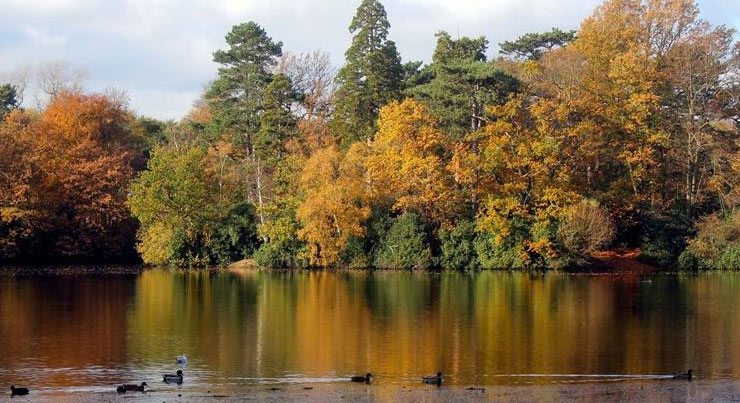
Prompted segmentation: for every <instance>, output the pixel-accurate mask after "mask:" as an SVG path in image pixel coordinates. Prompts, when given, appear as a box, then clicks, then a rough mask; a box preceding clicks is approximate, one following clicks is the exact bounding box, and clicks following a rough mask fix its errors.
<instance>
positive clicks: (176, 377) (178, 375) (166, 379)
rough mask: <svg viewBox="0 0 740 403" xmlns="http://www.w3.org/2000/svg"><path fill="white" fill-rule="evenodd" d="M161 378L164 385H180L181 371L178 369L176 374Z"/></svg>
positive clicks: (165, 375)
mask: <svg viewBox="0 0 740 403" xmlns="http://www.w3.org/2000/svg"><path fill="white" fill-rule="evenodd" d="M162 378H163V381H164V383H182V380H183V375H182V370H180V369H178V370H177V373H176V374H164V375H162Z"/></svg>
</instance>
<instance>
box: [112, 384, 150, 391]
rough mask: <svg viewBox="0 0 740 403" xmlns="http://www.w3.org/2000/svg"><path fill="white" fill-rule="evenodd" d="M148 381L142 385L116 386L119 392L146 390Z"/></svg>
mask: <svg viewBox="0 0 740 403" xmlns="http://www.w3.org/2000/svg"><path fill="white" fill-rule="evenodd" d="M147 386H149V385H147V383H146V382H142V383H141V385H131V384H128V385H121V386H119V387H117V388H116V392H118V393H126V392H146V388H147Z"/></svg>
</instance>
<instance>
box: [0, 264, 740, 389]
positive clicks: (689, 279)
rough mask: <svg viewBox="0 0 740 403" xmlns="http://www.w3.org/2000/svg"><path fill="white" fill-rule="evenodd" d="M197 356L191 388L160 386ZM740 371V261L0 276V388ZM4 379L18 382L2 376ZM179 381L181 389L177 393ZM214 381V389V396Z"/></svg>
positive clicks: (525, 380)
mask: <svg viewBox="0 0 740 403" xmlns="http://www.w3.org/2000/svg"><path fill="white" fill-rule="evenodd" d="M183 353H184V354H187V356H188V358H189V362H188V364H187V365H186V366H184V367H183V371H184V372H185V377H186V378H185V379H186V383H185V384H184V385H183V386H181V387H177V386H166V385H163V384H161V373H163V372H174V371H175V370H177V368H178V366H177V365H175V363H174V359H175V356H177V355H180V354H183ZM688 368H693V369H694V370H695V372H696V376H697V377H698V378H700V379H704V380H740V273H732V272H707V273H700V274H679V275H675V274H654V275H652V274H651V275H637V274H621V275H614V274H592V275H587V274H577V275H576V274H565V273H546V274H537V273H508V272H482V273H475V274H462V273H442V274H429V273H412V272H394V271H390V272H382V271H378V272H362V271H339V272H308V271H296V272H283V271H260V270H253V271H199V272H188V271H174V270H173V271H167V270H145V271H138V272H134V273H130V274H103V273H101V272H95V271H94V272H92V273H87V274H74V271H72V274H69V273H67V274H65V275H49V274H43V273H42V274H35V275H24V274H22V272H21V273H16V274H14V275H9V274H7V273H5V274H0V385H9V384H11V383H15V384H16V385H19V384H22V385H26V386H32V387H33V389H34V390H35V391H38V393H40V394H42V395H43V394H47V395H48V394H53V393H83V392H109V391H111V390H112V389H113V388H114V387H115V385H116V384H120V383H121V382H129V383H133V382H137V383H138V382H140V381H147V382H148V383H149V384H150V385H151V386H152V388H158V389H160V390H163V389H164V390H166V389H167V388H176V390H178V391H182V392H189V391H190V392H194V391H206V390H209V391H210V390H213V391H220V392H223V393H230V392H233V391H238V390H240V388H243V387H245V385H247V386H248V385H252V386H254V385H273V384H283V385H284V384H293V383H300V384H326V383H334V382H343V378H345V377H347V376H349V375H353V374H364V373H365V372H366V371H370V372H372V373H373V375H374V376H375V380H376V384H384V385H400V386H405V385H417V384H418V383H419V381H420V377H421V376H422V375H425V374H431V373H435V372H437V371H438V370H440V371H442V372H443V373H444V374H445V384H446V385H463V386H467V385H482V386H496V385H532V384H552V383H566V382H603V381H622V380H624V381H625V382H629V380H630V379H653V378H655V379H659V378H660V376H659V375H664V374H671V373H673V372H678V371H685V370H686V369H688ZM4 387H7V386H4ZM173 390H174V389H173ZM214 393H215V392H214Z"/></svg>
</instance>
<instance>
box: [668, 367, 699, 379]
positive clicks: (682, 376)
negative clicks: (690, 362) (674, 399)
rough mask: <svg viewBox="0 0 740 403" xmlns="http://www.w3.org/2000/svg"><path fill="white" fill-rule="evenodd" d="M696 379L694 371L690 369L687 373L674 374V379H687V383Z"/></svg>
mask: <svg viewBox="0 0 740 403" xmlns="http://www.w3.org/2000/svg"><path fill="white" fill-rule="evenodd" d="M693 377H694V371H693V370H691V369H689V370H688V371H686V372H685V373H677V374H673V379H686V380H687V381H690V380H691V379H692V378H693Z"/></svg>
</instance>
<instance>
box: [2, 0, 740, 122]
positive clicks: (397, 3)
mask: <svg viewBox="0 0 740 403" xmlns="http://www.w3.org/2000/svg"><path fill="white" fill-rule="evenodd" d="M381 1H382V2H383V3H384V5H385V6H386V9H387V11H388V16H389V19H390V22H391V25H392V28H391V38H392V39H393V40H395V41H396V42H397V44H398V48H399V50H400V52H401V54H402V56H403V58H404V60H426V61H429V59H430V57H431V53H432V51H433V48H434V34H435V33H436V32H437V31H439V30H447V31H448V32H450V33H452V34H453V35H455V34H457V33H458V32H459V34H460V35H464V36H476V37H477V36H481V35H484V36H486V37H487V38H488V39H489V40H490V43H491V50H490V52H489V54H490V56H495V51H496V44H497V43H498V42H501V41H503V40H507V39H512V38H516V37H518V36H519V35H521V34H523V33H526V32H531V31H540V30H545V29H549V28H551V27H553V26H557V27H562V28H576V27H577V26H578V24H579V22H580V21H581V20H582V19H583V18H584V17H586V16H588V15H589V14H590V13H591V11H592V10H593V8H594V7H595V6H596V5H597V4H598V3H599V2H600V1H601V0H557V1H555V0H381ZM359 3H360V0H351V1H348V0H283V1H280V2H277V1H274V0H156V1H155V0H0V10H2V11H1V12H0V72H3V71H9V70H13V69H14V68H15V67H16V66H19V65H27V64H38V63H41V62H44V61H48V60H54V59H64V60H66V61H68V62H69V63H70V64H71V65H72V66H75V67H81V68H84V69H86V70H87V71H89V73H90V78H91V81H90V82H89V87H90V89H91V90H102V89H104V88H105V87H107V86H109V85H115V86H119V87H123V88H129V89H130V92H131V95H132V98H133V105H134V107H135V108H136V109H137V110H138V111H139V112H141V113H143V114H148V115H153V116H155V117H160V118H170V117H174V118H178V117H181V116H183V115H184V114H185V113H186V112H187V110H188V109H189V108H190V104H191V103H192V101H193V100H195V99H196V98H197V96H198V94H199V92H200V90H201V87H202V85H203V83H205V82H207V81H209V80H211V79H213V77H214V75H215V73H216V66H215V65H214V64H213V63H212V61H211V58H212V56H211V55H212V52H213V51H214V50H216V49H219V48H223V47H224V46H225V44H224V40H223V37H224V35H225V34H226V33H227V32H228V31H229V30H230V29H231V26H232V25H234V24H238V23H241V22H245V21H248V20H254V21H257V22H258V23H259V24H261V25H262V26H263V27H265V29H266V30H267V32H268V33H269V35H270V36H272V37H273V38H274V39H276V40H281V41H283V43H284V49H285V50H289V51H298V52H302V51H311V50H314V49H322V50H325V51H328V52H329V53H330V54H331V56H332V60H333V61H334V63H336V64H341V63H342V56H343V54H344V51H345V49H346V47H347V46H348V45H349V42H350V34H349V32H348V30H347V27H348V25H349V23H350V20H351V19H352V15H353V13H354V10H355V8H356V7H357V5H358V4H359ZM699 3H700V6H701V7H702V8H703V9H704V10H705V11H706V12H705V15H706V16H707V18H709V19H710V20H711V21H712V22H714V23H727V24H733V23H734V24H735V25H737V21H736V20H737V19H738V15H740V2H739V1H737V0H700V1H699ZM458 29H459V31H458ZM141 89H146V90H141ZM186 98H187V99H186Z"/></svg>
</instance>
